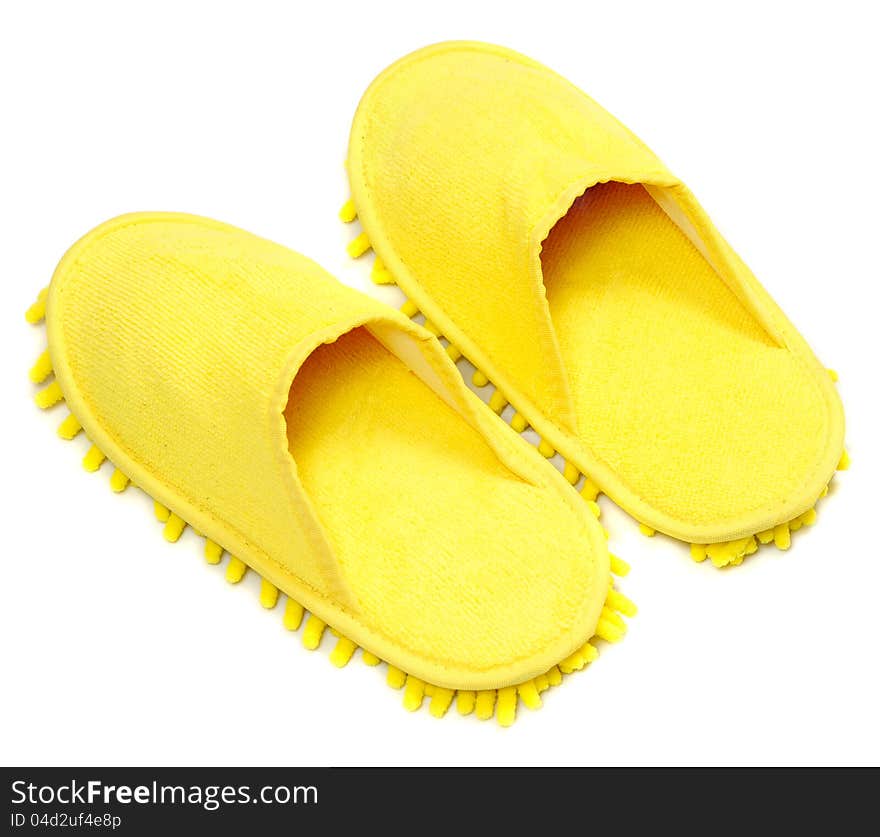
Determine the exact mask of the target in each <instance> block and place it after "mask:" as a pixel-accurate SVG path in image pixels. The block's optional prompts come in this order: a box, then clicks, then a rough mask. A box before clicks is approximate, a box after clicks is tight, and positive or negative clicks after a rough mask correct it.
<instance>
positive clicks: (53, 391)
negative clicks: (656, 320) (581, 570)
mask: <svg viewBox="0 0 880 837" xmlns="http://www.w3.org/2000/svg"><path fill="white" fill-rule="evenodd" d="M353 212H354V208H353V206H351V207H348V206H346V208H345V209H344V211H343V212H342V213H340V216H341V217H342V216H347V215H351V216H352V217H351V220H354V218H355V217H356V213H355V214H352V213H353ZM362 235H363V234H362ZM359 238H361V237H360V236H359ZM356 240H357V239H356ZM363 240H364V241H366V236H365V235H363ZM368 246H369V244H368V242H367V247H368ZM380 265H381V263H380ZM45 296H46V294H45V292H43V293H41V295H40V299H39V300H38V302H37V303H35V305H34V306H32V308H31V309H30V310H29V312H28V319H29V320H30V321H33V322H38V321H39V319H42V317H43V316H44V314H45ZM404 312H405V313H407V314H408V315H410V316H412V315H414V314H415V313H418V311H417V308H416V307H415V305H413V304H412V303H411V302H408V303H407V304H406V305H405V306H404ZM447 352H448V353H449V355H450V357H452V358H453V359H456V355H457V352H458V350H457V349H456V348H455V347H454V346H451V344H450V346H449V347H447ZM51 374H52V365H51V361H50V359H49V355H48V353H44V354H43V355H41V356H40V358H39V359H38V361H37V363H36V364H35V365H34V367H33V368H32V370H31V377H32V379H33V380H34V381H35V382H42V381H44V380H46V378H48V377H49V376H50V375H51ZM480 375H482V373H475V375H474V383H475V384H477V385H483V384H482V381H481V378H480ZM38 379H39V380H38ZM485 383H486V384H488V383H489V381H488V379H486V381H485ZM494 397H495V403H496V406H499V405H500V409H499V410H498V412H501V410H502V409H503V408H504V407H506V406H507V401H506V399H504V397H503V396H502V395H501V394H500V393H499V392H497V391H496V393H495V395H494ZM36 400H37V403H38V404H39V405H40V406H41V407H44V408H45V407H49V406H52V405H54V404H56V403H59V402H60V401H63V400H64V396H63V394H62V392H61V389H60V387H59V386H58V383H57V382H56V381H53V382H52V383H51V384H49V386H48V387H46V388H45V389H43V390H42V391H41V392H40V393H38V395H37V397H36ZM502 401H503V404H501V402H502ZM523 421H524V420H523ZM518 423H519V422H518ZM523 429H524V428H523ZM81 431H82V425H81V423H80V422H79V420H78V419H77V418H76V416H74V415H73V414H72V413H71V414H70V415H68V416H67V418H65V419H64V421H63V422H62V423H61V425H60V426H59V428H58V435H59V436H61V437H62V438H64V439H73V438H74V437H75V436H76V435H77V434H79V433H80V432H81ZM106 458H107V457H106V455H105V454H104V452H103V451H102V450H101V449H100V448H99V447H98V446H97V445H95V444H93V445H92V446H91V447H90V448H89V450H88V452H87V453H86V455H85V457H84V459H83V465H84V467H85V468H86V469H87V470H90V471H97V470H98V469H99V468H100V467H101V465H102V464H103V463H104V461H105V460H106ZM564 473H565V476H566V478H567V479H568V480H569V482H572V483H574V482H577V480H578V479H579V478H580V474H579V473H578V472H577V471H576V469H575V467H574V466H573V465H571V464H570V463H567V464H566V470H565V472H564ZM130 483H131V481H130V479H129V477H128V476H127V475H126V474H125V473H124V472H122V471H121V470H120V469H118V468H114V470H113V474H112V476H111V477H110V485H111V487H112V488H113V490H114V491H123V490H125V488H127V487H128V485H130ZM593 505H595V504H593ZM597 508H598V507H597ZM153 513H154V515H155V517H156V519H157V520H158V521H159V522H160V523H162V524H163V535H164V537H165V539H166V540H168V541H170V542H175V541H177V540H179V539H180V537H181V536H182V534H183V532H184V531H185V529H186V527H187V522H186V520H185V519H184V518H183V517H181V516H180V515H178V514H176V513H175V512H173V511H172V510H171V509H169V508H168V507H167V506H166V505H164V504H163V503H160V502H159V501H158V500H155V499H154V500H153ZM804 525H809V521H808V520H807V519H806V518H805V519H804ZM197 534H199V535H200V537H203V538H204V542H205V544H204V555H205V561H206V562H207V563H208V564H212V565H216V564H220V563H221V561H222V559H223V554H224V549H223V546H222V545H221V544H219V543H217V542H216V541H213V540H211V539H210V538H208V537H206V536H204V535H201V534H200V533H197ZM611 571H612V572H613V573H614V574H615V575H618V576H623V575H626V573H627V572H629V566H628V565H627V564H626V563H625V562H624V561H622V560H620V559H619V558H617V557H615V556H612V557H611ZM247 572H248V566H247V564H246V563H245V562H244V561H242V560H241V559H240V558H237V557H235V556H232V555H230V557H229V561H228V563H227V565H226V571H225V577H226V580H227V581H228V582H230V583H231V584H237V583H239V582H240V581H241V580H242V579H243V578H244V577H245V575H246V573H247ZM280 596H281V591H280V590H279V589H278V588H277V587H276V586H275V585H274V584H273V583H272V582H270V581H269V580H268V579H265V578H261V579H260V604H261V605H262V606H263V607H264V608H267V609H271V608H274V607H275V606H276V605H277V603H278V600H279V598H280ZM635 612H636V608H635V605H633V603H632V602H630V600H629V599H627V598H626V597H625V596H623V595H622V594H621V593H619V592H617V591H616V590H614V589H613V588H609V591H608V595H607V598H606V601H605V606H604V607H603V609H602V615H601V617H600V619H599V622H598V625H597V628H596V635H595V637H594V638H593V640H591V641H589V642H586V643H584V644H583V645H582V646H581V647H580V648H578V649H577V650H576V651H575V652H574V653H572V654H570V655H569V656H568V657H566V658H565V659H564V660H561V661H560V662H559V664H558V665H554V666H552V667H551V668H550V669H548V670H547V671H546V672H545V673H544V674H541V675H538V676H537V677H535V678H533V679H531V680H528V681H526V682H524V683H518V684H513V685H508V686H504V687H502V688H499V689H487V690H482V691H472V690H467V689H459V690H455V689H450V688H448V687H445V686H439V685H435V684H431V683H427V682H425V681H424V680H421V679H419V678H418V677H416V676H415V675H413V674H409V673H407V672H404V671H402V670H401V669H399V668H396V667H394V666H392V665H390V664H389V665H388V666H387V675H386V679H387V682H388V685H389V686H391V687H392V688H394V689H403V703H404V706H405V707H406V708H407V709H408V710H410V711H416V710H417V709H419V708H420V707H421V706H422V705H423V704H424V703H425V698H426V697H427V698H429V701H428V706H429V712H430V714H431V715H432V716H434V717H436V718H442V717H444V716H445V715H446V714H447V713H448V711H449V709H450V707H451V706H452V705H453V703H454V704H455V707H456V710H457V712H458V713H459V714H460V715H470V714H475V715H476V717H477V718H479V719H481V720H487V719H489V718H492V717H495V718H496V720H497V721H498V723H499V724H500V725H501V726H510V725H511V724H512V723H513V722H514V720H515V719H516V713H517V708H518V705H519V703H522V704H523V705H524V706H526V707H527V708H529V709H539V708H540V707H541V705H542V702H543V701H542V698H541V694H542V693H543V692H545V691H546V690H547V689H548V688H550V687H551V686H558V685H560V684H561V683H562V681H563V676H564V675H568V674H572V673H574V672H576V671H579V670H580V669H582V668H584V667H586V666H587V665H589V663H591V662H593V661H594V660H595V659H596V658H597V657H598V650H597V649H596V647H595V645H594V644H593V642H594V641H595V639H596V638H599V639H606V640H608V641H611V642H616V641H617V640H619V639H620V638H621V637H622V636H623V635H624V633H625V632H626V624H625V622H624V620H623V618H622V616H632V615H634V614H635ZM282 624H283V626H284V628H285V629H286V630H288V631H294V632H296V631H299V630H300V628H302V633H301V640H302V644H303V645H304V646H305V647H306V648H308V649H316V648H318V647H319V646H320V645H321V640H322V638H323V636H324V633H325V631H326V629H327V627H328V626H327V624H326V623H325V622H324V621H323V620H321V619H320V618H319V617H318V616H316V615H315V614H314V613H310V612H308V611H306V609H305V608H304V607H303V606H302V605H301V604H300V603H299V602H297V601H295V600H294V599H292V598H290V597H289V596H288V597H286V601H285V606H284V614H283V617H282ZM332 632H333V634H334V635H335V636H336V637H337V640H336V645H335V646H334V648H333V650H332V651H331V652H330V655H329V656H330V661H331V662H332V663H333V665H335V666H338V667H340V668H342V667H344V666H346V665H347V664H348V663H349V662H350V661H351V659H352V657H353V656H354V655H355V653H357V651H358V648H359V646H358V645H357V643H355V642H354V641H353V640H352V639H350V638H348V637H346V636H344V635H343V634H341V633H339V632H337V631H335V630H333V631H332ZM361 652H362V659H363V661H364V663H365V664H366V665H368V666H376V665H379V664H380V663H381V662H382V659H381V658H380V657H379V656H377V655H376V654H374V653H373V652H371V651H368V650H367V649H365V648H364V649H361Z"/></svg>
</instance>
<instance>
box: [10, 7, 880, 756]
mask: <svg viewBox="0 0 880 837" xmlns="http://www.w3.org/2000/svg"><path fill="white" fill-rule="evenodd" d="M871 6H872V4H870V3H867V2H865V3H855V2H837V3H834V4H818V3H817V4H812V3H808V2H799V3H791V4H783V3H778V4H774V3H769V2H766V0H764V2H760V3H756V4H748V3H745V2H743V0H738V2H735V3H728V4H719V3H705V2H702V3H692V4H683V3H674V2H669V0H666V2H662V3H657V2H646V3H638V4H637V3H588V2H577V3H569V4H563V3H556V2H548V1H547V0H542V2H540V3H538V4H525V3H524V4H521V5H516V4H514V3H511V2H501V3H476V2H467V3H453V2H448V0H446V2H443V3H440V4H438V5H437V6H436V7H429V6H426V5H425V4H419V3H413V2H403V3H384V2H378V0H370V2H363V3H358V4H350V5H349V6H344V5H343V4H341V3H320V4H311V3H310V4H298V3H287V4H282V3H279V4H267V3H259V2H247V3H244V2H242V3H240V4H238V6H237V7H236V6H227V5H225V4H222V3H217V2H213V3H205V4H195V3H182V2H174V3H167V4H166V3H161V2H156V1H155V0H152V2H150V3H121V2H120V3H106V4H97V3H88V2H78V3H58V4H54V5H53V4H48V3H39V2H34V3H18V4H4V6H3V12H2V14H0V78H2V87H0V97H2V98H0V108H2V109H0V174H2V177H0V213H2V217H0V235H2V238H0V240H2V251H0V265H2V281H0V294H2V299H0V317H2V322H0V340H2V351H0V364H2V384H3V388H4V393H5V394H4V397H3V410H2V421H3V439H4V446H5V453H4V456H3V459H2V469H3V483H2V485H3V498H2V509H3V512H4V514H3V519H4V524H5V525H4V536H3V542H2V553H3V555H2V559H0V560H2V580H0V628H2V652H0V653H2V658H0V667H2V675H0V676H2V689H0V719H2V720H0V724H2V732H0V759H2V761H3V762H5V763H7V764H16V763H18V764H27V765H30V764H39V763H50V764H76V763H84V764H106V763H109V764H115V763H118V764H165V763H172V764H174V763H197V764H260V763H266V764H275V763H277V764H283V763H290V764H338V765H342V764H386V763H393V764H417V763H418V764H420V763H427V764H436V763H440V764H447V763H450V764H456V763H462V764H484V763H488V764H493V763H501V764H515V763H526V764H533V763H539V764H544V763H558V764H591V763H611V764H632V763H639V764H641V763H645V764H680V763H699V764H703V763H707V764H716V763H722V764H723V763H733V764H752V763H756V764H764V763H794V764H800V763H813V762H818V763H825V762H831V763H849V762H856V763H877V762H878V760H880V732H878V706H880V688H878V678H880V675H878V670H880V669H878V641H880V635H878V634H880V631H878V625H880V621H878V616H877V613H878V596H880V537H878V533H877V526H876V522H875V521H876V518H877V515H878V492H877V472H878V467H880V462H878V439H877V437H878V429H880V411H878V399H877V384H878V378H877V360H878V336H877V335H878V319H877V318H878V304H877V303H878V293H877V289H878V281H880V276H878V260H877V241H878V221H880V217H878V216H880V213H878V206H880V200H878V186H880V175H878V171H880V166H878V162H877V160H878V152H877V150H878V148H880V133H878V124H877V107H878V105H877V103H878V99H877V82H878V80H880V72H878V71H880V66H878V60H877V46H876V27H877V21H876V17H875V16H874V14H872V12H874V11H875V10H873V9H872V8H871ZM450 38H468V39H480V40H488V41H495V42H498V43H501V44H505V45H507V46H510V47H513V48H515V49H518V50H520V51H522V52H525V53H527V54H529V55H531V56H532V57H535V58H537V59H539V60H541V61H543V62H544V63H546V64H548V65H550V66H551V67H553V68H554V69H556V70H558V71H560V72H561V73H563V74H564V75H566V76H568V77H569V78H570V79H571V80H572V81H573V82H575V83H576V84H577V85H579V86H580V87H582V88H583V89H585V90H586V91H587V92H588V93H590V94H591V95H592V96H593V97H594V98H596V99H597V100H598V101H599V102H601V103H602V104H604V105H605V106H606V107H607V108H608V109H610V110H611V111H612V112H613V113H614V114H616V115H617V116H618V117H619V118H621V119H622V120H623V121H624V122H625V123H626V124H627V125H629V127H631V128H632V129H633V130H634V131H635V132H636V133H637V134H639V135H640V136H641V137H642V138H643V139H645V140H646V141H647V142H648V144H649V145H651V146H652V147H653V148H654V149H655V150H656V151H657V153H658V154H659V155H660V156H661V157H662V158H663V159H664V160H665V161H666V162H667V163H668V165H669V166H670V167H671V168H672V169H673V171H675V172H676V173H677V174H679V175H680V176H681V177H683V178H684V179H685V181H686V182H687V183H688V184H689V185H690V186H691V187H692V188H693V189H694V191H695V192H696V193H697V195H698V196H699V197H700V199H701V200H702V201H703V203H704V205H705V206H706V208H707V209H708V210H709V212H710V213H711V214H712V215H713V217H714V219H715V221H716V222H717V224H718V226H719V227H720V228H721V230H722V231H723V232H724V233H725V234H726V235H727V236H728V238H729V239H730V240H731V241H732V242H733V243H734V245H735V246H736V247H737V248H738V249H739V251H740V252H741V254H742V255H743V256H744V258H745V259H746V260H747V261H748V262H749V263H750V264H751V266H752V267H753V269H754V270H755V272H756V273H757V274H758V276H759V277H760V278H761V279H762V280H763V281H764V283H765V284H766V285H767V287H768V288H769V289H770V290H771V292H772V293H773V294H774V295H775V296H776V298H777V299H778V300H779V301H780V303H781V304H782V306H783V307H784V308H785V310H786V311H787V313H788V314H789V316H790V317H791V318H792V319H793V321H794V322H795V323H796V324H798V326H799V327H800V328H801V330H802V332H803V333H804V334H805V335H806V336H807V338H808V339H809V340H810V341H811V343H812V345H813V347H814V349H815V350H816V352H817V354H818V355H819V356H820V357H821V358H822V359H823V361H824V362H825V363H826V364H827V365H829V366H832V367H835V368H837V369H838V370H839V371H840V374H841V382H840V391H841V393H842V396H843V399H844V402H845V406H846V409H847V418H848V439H849V448H850V451H851V453H852V457H853V467H852V470H850V471H849V472H847V473H845V474H841V475H839V477H838V478H837V480H836V481H835V486H834V491H833V492H832V495H831V496H830V497H829V498H828V499H827V500H826V501H824V502H823V503H822V504H821V507H820V510H819V518H820V521H819V525H818V526H816V527H815V528H814V529H812V530H807V531H802V532H799V533H797V534H796V535H795V544H794V547H793V548H792V549H791V551H790V552H788V553H787V554H783V553H779V552H776V551H775V550H772V549H766V550H763V551H762V553H761V554H760V555H759V556H757V558H752V559H749V560H748V561H747V562H746V564H745V565H744V566H742V567H740V568H738V569H735V570H733V571H730V572H718V571H716V570H714V569H713V568H712V567H711V566H710V565H709V563H708V562H707V563H706V564H704V565H701V566H697V565H694V564H693V563H692V562H691V560H690V558H689V557H688V555H687V552H686V550H685V549H684V548H683V547H682V546H680V545H679V544H676V543H673V542H671V541H668V540H666V539H664V538H662V537H659V536H658V537H656V538H654V539H653V540H647V539H645V538H643V537H641V536H640V535H639V534H638V533H637V531H636V528H635V526H634V525H632V524H631V522H630V521H629V520H628V519H626V518H625V517H624V516H623V515H622V514H621V513H619V512H617V511H616V510H614V509H613V508H612V507H611V505H610V503H609V502H608V501H605V500H603V501H602V502H603V508H604V509H605V513H606V517H605V522H606V524H607V525H609V526H610V528H611V530H612V539H613V540H612V547H613V549H614V550H615V551H616V552H618V553H619V554H621V555H622V556H623V557H625V558H626V559H627V560H628V561H629V562H630V563H631V564H632V566H633V571H632V573H631V574H630V576H629V577H628V578H627V579H626V580H625V582H624V584H623V586H622V589H623V590H624V591H625V592H626V593H627V594H628V595H629V596H630V597H631V598H633V599H634V600H636V601H637V603H638V604H639V605H640V608H641V612H640V614H639V616H638V617H637V618H636V619H635V620H633V621H632V624H631V630H630V633H629V636H628V637H627V639H626V640H625V641H624V642H623V643H622V644H620V645H618V646H615V647H609V648H607V649H606V650H605V651H604V653H603V655H602V659H601V660H600V661H599V662H597V663H596V664H594V665H593V666H592V667H591V668H590V669H589V670H588V671H587V672H585V673H581V674H579V675H577V676H575V677H573V678H571V679H570V680H568V681H567V683H566V685H565V686H563V687H562V688H560V689H556V690H553V691H552V692H551V693H549V694H547V695H546V696H545V697H546V700H545V706H544V709H542V710H541V711H540V712H537V713H529V712H527V711H525V710H522V709H521V710H520V718H519V720H518V722H517V723H516V725H515V726H514V727H513V728H512V729H509V730H502V729H500V728H498V727H497V726H496V725H495V723H494V722H491V723H480V722H478V721H476V720H475V719H474V718H473V717H471V718H464V719H462V718H459V717H458V716H457V714H456V713H455V712H454V711H453V712H451V713H450V715H449V716H448V717H447V718H446V719H445V720H443V721H438V720H436V719H434V718H432V717H431V716H430V715H429V714H428V712H427V710H426V709H423V710H422V712H420V713H417V714H415V715H411V714H408V713H406V712H405V711H404V710H403V709H402V708H401V706H400V702H401V695H400V694H398V693H395V692H392V691H391V690H390V689H388V688H387V687H386V686H385V685H384V672H383V671H382V670H381V669H370V668H367V667H365V666H363V665H362V664H361V663H360V662H359V661H357V660H355V661H353V663H352V664H351V665H350V666H349V667H348V668H347V669H346V670H344V671H338V670H336V669H335V668H334V667H333V666H332V665H331V664H330V663H329V661H328V660H327V654H328V648H327V646H328V645H329V643H325V646H324V648H322V650H321V651H320V652H318V653H308V652H306V651H304V650H303V649H302V648H301V646H300V641H299V636H298V635H297V636H294V635H291V634H288V633H286V632H285V631H284V630H283V628H282V627H281V618H280V612H279V611H275V612H266V611H263V610H262V609H261V608H260V607H259V606H258V604H257V602H256V599H257V585H256V582H255V579H253V578H251V579H250V580H249V581H247V582H246V583H244V584H242V585H240V586H239V587H237V588H236V587H232V586H229V585H227V584H226V583H225V582H224V580H223V573H222V571H221V570H218V569H217V568H212V567H209V566H207V565H206V564H205V563H204V562H203V560H202V557H201V542H200V541H197V539H196V538H195V537H194V536H193V535H192V534H190V533H187V534H186V535H185V536H184V537H183V538H182V540H181V542H180V543H179V544H177V545H176V546H171V545H168V544H167V543H165V541H164V540H163V539H162V533H161V526H160V525H159V524H157V523H156V522H155V521H154V520H153V518H152V515H151V511H150V504H149V502H148V501H147V500H146V498H145V497H144V496H143V495H140V494H139V493H138V492H137V491H129V492H127V493H126V494H125V495H123V496H121V497H117V496H114V495H113V494H112V493H111V491H110V489H109V487H108V476H109V474H108V472H107V469H106V468H105V469H102V471H101V473H100V474H99V475H95V474H87V473H85V472H84V471H83V470H82V469H81V468H80V466H79V460H80V458H81V456H82V454H83V452H84V445H85V442H84V440H83V439H81V438H80V439H78V440H77V442H76V443H65V442H62V441H61V440H60V439H58V437H57V436H56V435H55V427H56V425H57V423H58V421H59V420H60V417H59V413H60V414H62V415H63V413H64V411H63V410H60V411H56V412H55V413H54V414H52V415H47V414H42V413H40V411H39V410H37V409H36V407H35V406H34V404H33V402H32V401H31V395H32V386H31V385H30V383H29V382H28V380H27V369H28V366H29V365H30V363H31V361H32V360H33V359H34V358H35V357H36V355H37V354H38V353H39V351H40V350H41V349H42V341H43V340H44V335H43V333H42V331H41V330H39V329H33V328H31V327H30V326H28V325H26V324H25V322H24V319H23V316H22V314H23V312H24V310H25V308H26V307H27V305H28V304H29V303H30V301H31V299H32V297H33V296H34V294H35V292H36V291H37V290H38V289H39V288H41V287H42V286H44V285H45V284H46V283H47V282H48V279H49V277H50V276H51V273H52V270H53V268H54V266H55V264H56V262H57V260H58V259H59V258H60V257H61V255H62V254H63V252H64V251H65V249H66V248H67V247H68V246H69V245H70V244H72V243H73V241H74V240H75V239H76V238H78V237H79V236H80V235H81V234H83V233H84V232H86V231H88V230H89V229H90V228H91V227H93V226H94V225H96V224H97V223H99V222H101V221H103V220H105V219H107V218H109V217H111V216H113V215H116V214H118V213H122V212H130V211H134V210H154V209H155V210H177V211H185V212H193V213H198V214H203V215H208V216H213V217H216V218H219V219H222V220H225V221H227V222H231V223H233V224H237V225H239V226H241V227H244V228H246V229H249V230H252V231H254V232H257V233H259V234H261V235H263V236H266V237H268V238H272V239H275V240H277V241H279V242H282V243H284V244H286V245H289V246H291V247H293V248H294V249H298V250H301V251H303V252H304V253H306V254H308V255H309V256H311V257H312V258H314V259H316V260H317V261H318V262H320V263H322V264H323V265H324V266H325V267H326V268H328V269H329V270H330V271H331V272H333V273H335V274H336V275H337V276H338V277H339V278H340V279H341V280H342V281H343V282H346V283H349V284H352V285H355V286H358V287H361V288H365V289H368V290H369V291H370V292H372V293H375V294H377V295H379V296H381V297H382V298H384V299H387V300H389V301H396V300H397V296H396V291H395V290H394V289H388V288H383V289H378V290H377V289H375V288H373V287H372V286H370V285H369V282H368V278H367V274H368V263H367V262H365V261H364V260H362V261H361V262H360V263H352V262H349V261H348V260H347V258H346V257H345V254H344V245H345V243H346V241H347V240H348V239H349V237H350V236H351V234H352V233H351V230H350V229H346V228H344V227H342V226H341V225H340V224H338V223H337V220H336V212H337V209H338V207H339V205H340V204H341V202H342V201H343V200H344V199H345V198H346V197H347V194H346V186H345V180H344V175H343V167H342V163H343V159H344V156H345V148H346V142H347V134H348V127H349V123H350V119H351V116H352V114H353V112H354V108H355V106H356V104H357V102H358V99H359V97H360V95H361V93H362V92H363V90H364V89H365V87H366V86H367V84H368V83H369V82H370V80H371V79H372V78H373V77H374V76H375V75H376V74H377V73H378V72H379V71H380V70H381V69H382V68H383V67H385V66H386V65H387V64H388V63H390V62H392V61H393V60H395V59H396V58H398V57H399V56H401V55H403V54H405V53H407V52H409V51H411V50H413V49H416V48H418V47H420V46H423V45H425V44H428V43H432V42H435V41H440V40H445V39H450ZM429 210H430V208H429V207H426V211H429ZM743 409H748V405H747V404H745V405H743Z"/></svg>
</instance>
